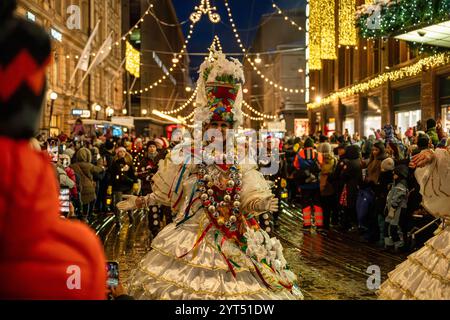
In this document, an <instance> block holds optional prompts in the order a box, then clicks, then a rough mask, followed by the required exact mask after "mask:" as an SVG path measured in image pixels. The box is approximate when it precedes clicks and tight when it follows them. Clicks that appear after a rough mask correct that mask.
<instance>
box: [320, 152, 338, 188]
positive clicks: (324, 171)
mask: <svg viewBox="0 0 450 320" xmlns="http://www.w3.org/2000/svg"><path fill="white" fill-rule="evenodd" d="M337 163H338V161H337V159H336V158H335V157H334V155H333V154H332V153H326V154H324V155H323V162H322V165H321V167H320V168H321V171H320V194H321V195H322V196H331V195H333V194H334V192H335V190H334V188H333V185H332V184H331V181H329V177H330V176H331V175H332V174H333V173H334V170H335V168H336V166H337Z"/></svg>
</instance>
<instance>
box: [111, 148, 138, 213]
mask: <svg viewBox="0 0 450 320" xmlns="http://www.w3.org/2000/svg"><path fill="white" fill-rule="evenodd" d="M116 154H117V155H116V157H115V159H114V162H113V164H112V167H111V169H110V172H111V178H112V181H111V184H112V191H113V198H114V205H116V204H117V203H118V202H120V201H122V196H123V194H131V193H132V190H133V185H134V184H135V183H137V178H136V175H135V171H134V167H133V165H132V162H133V160H132V158H131V156H130V155H129V154H127V151H126V149H125V148H124V147H119V148H117V149H116Z"/></svg>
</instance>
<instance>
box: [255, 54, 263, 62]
mask: <svg viewBox="0 0 450 320" xmlns="http://www.w3.org/2000/svg"><path fill="white" fill-rule="evenodd" d="M261 62H262V60H261V57H260V56H259V53H258V54H257V55H256V58H255V63H256V64H260V63H261Z"/></svg>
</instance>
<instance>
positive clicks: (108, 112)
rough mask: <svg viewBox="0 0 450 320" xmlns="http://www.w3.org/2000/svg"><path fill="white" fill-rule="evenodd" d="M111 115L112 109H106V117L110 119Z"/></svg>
mask: <svg viewBox="0 0 450 320" xmlns="http://www.w3.org/2000/svg"><path fill="white" fill-rule="evenodd" d="M113 114H114V109H113V108H110V107H108V108H106V115H107V116H108V117H112V115H113Z"/></svg>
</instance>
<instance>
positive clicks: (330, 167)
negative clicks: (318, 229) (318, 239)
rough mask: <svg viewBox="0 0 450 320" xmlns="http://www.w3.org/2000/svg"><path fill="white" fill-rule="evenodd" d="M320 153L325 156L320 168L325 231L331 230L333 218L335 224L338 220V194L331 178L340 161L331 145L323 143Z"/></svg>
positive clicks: (321, 201)
mask: <svg viewBox="0 0 450 320" xmlns="http://www.w3.org/2000/svg"><path fill="white" fill-rule="evenodd" d="M318 151H319V152H320V153H321V154H322V156H323V162H322V165H321V167H320V203H321V204H322V209H323V225H324V228H325V229H329V227H330V220H331V218H332V217H333V219H332V220H333V222H334V221H335V220H336V218H335V217H334V216H335V215H336V214H337V212H336V210H335V208H336V204H337V203H336V201H335V199H336V194H335V190H334V188H333V184H332V183H331V181H330V179H329V178H330V176H331V175H332V174H333V173H334V170H335V168H336V166H337V163H338V161H337V159H336V157H335V156H334V154H333V151H332V149H331V145H330V144H329V143H327V142H325V143H322V144H321V145H320V146H319V148H318Z"/></svg>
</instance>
